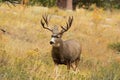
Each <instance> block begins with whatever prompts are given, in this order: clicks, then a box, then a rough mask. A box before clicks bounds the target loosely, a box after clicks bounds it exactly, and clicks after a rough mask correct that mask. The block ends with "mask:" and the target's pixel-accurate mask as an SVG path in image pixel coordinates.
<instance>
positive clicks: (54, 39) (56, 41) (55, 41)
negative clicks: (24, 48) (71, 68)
mask: <svg viewBox="0 0 120 80" xmlns="http://www.w3.org/2000/svg"><path fill="white" fill-rule="evenodd" d="M61 37H62V34H59V31H58V27H54V29H53V34H52V35H51V40H50V44H51V45H52V46H56V47H57V46H59V45H60V41H61Z"/></svg>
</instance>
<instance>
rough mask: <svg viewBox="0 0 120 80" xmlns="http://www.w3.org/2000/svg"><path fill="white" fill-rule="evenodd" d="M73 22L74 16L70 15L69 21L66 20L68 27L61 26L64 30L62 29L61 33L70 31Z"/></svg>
mask: <svg viewBox="0 0 120 80" xmlns="http://www.w3.org/2000/svg"><path fill="white" fill-rule="evenodd" d="M72 22H73V16H72V17H69V19H68V22H66V28H65V27H63V26H61V28H62V30H61V32H60V34H63V33H64V32H66V31H68V29H70V27H71V25H72Z"/></svg>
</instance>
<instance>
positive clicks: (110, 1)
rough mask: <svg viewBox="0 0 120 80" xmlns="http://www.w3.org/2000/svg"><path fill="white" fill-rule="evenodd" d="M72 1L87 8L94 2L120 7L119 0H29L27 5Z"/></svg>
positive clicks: (2, 0)
mask: <svg viewBox="0 0 120 80" xmlns="http://www.w3.org/2000/svg"><path fill="white" fill-rule="evenodd" d="M4 1H13V2H14V1H15V2H19V3H20V1H21V0H0V2H4ZM60 1H63V2H70V1H71V2H72V5H73V6H78V7H83V6H85V8H87V9H89V8H90V6H91V5H92V4H96V5H97V7H102V8H104V9H107V8H116V9H120V0H30V1H29V5H41V6H46V7H54V6H56V4H57V2H60Z"/></svg>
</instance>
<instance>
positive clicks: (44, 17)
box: [41, 15, 52, 32]
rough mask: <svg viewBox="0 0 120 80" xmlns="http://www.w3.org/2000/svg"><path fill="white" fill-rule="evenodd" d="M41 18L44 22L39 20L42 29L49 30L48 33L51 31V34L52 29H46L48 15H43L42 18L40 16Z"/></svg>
mask: <svg viewBox="0 0 120 80" xmlns="http://www.w3.org/2000/svg"><path fill="white" fill-rule="evenodd" d="M42 18H43V20H44V22H45V23H44V22H43V21H42V19H41V25H42V26H43V28H44V29H47V30H49V31H51V32H52V29H50V28H48V27H49V26H48V15H44V16H42ZM45 24H46V25H47V27H45Z"/></svg>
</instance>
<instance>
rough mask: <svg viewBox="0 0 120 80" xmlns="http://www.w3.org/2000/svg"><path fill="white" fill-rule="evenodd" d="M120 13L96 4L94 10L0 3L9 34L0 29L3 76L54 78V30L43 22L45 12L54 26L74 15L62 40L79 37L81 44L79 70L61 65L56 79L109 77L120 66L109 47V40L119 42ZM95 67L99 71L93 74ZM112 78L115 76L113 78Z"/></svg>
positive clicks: (0, 24) (10, 79) (5, 79)
mask: <svg viewBox="0 0 120 80" xmlns="http://www.w3.org/2000/svg"><path fill="white" fill-rule="evenodd" d="M118 12H120V11H114V12H112V13H108V12H107V11H104V10H102V9H99V8H96V7H95V9H94V10H93V11H88V10H84V9H77V10H76V11H64V10H60V9H58V8H56V7H54V8H50V9H48V8H46V7H38V6H29V7H26V8H25V9H24V8H23V7H22V6H19V5H18V6H17V7H13V8H9V7H7V6H5V5H3V6H1V7H0V28H2V29H4V30H6V31H7V33H3V32H2V31H0V79H1V80H54V77H55V74H54V73H53V70H54V63H53V61H52V58H51V46H50V45H49V40H50V38H51V37H50V36H51V32H49V31H47V30H44V29H43V28H42V26H41V25H40V20H41V18H42V15H44V14H48V15H49V17H50V27H51V28H52V27H53V26H54V25H63V26H64V25H65V24H66V21H67V19H68V16H73V17H74V21H73V24H72V27H71V29H70V30H69V31H68V32H66V33H65V34H64V36H63V39H64V40H67V39H77V40H78V41H79V43H80V44H82V59H81V61H80V64H79V69H80V70H79V72H78V73H75V72H73V71H72V70H71V71H70V73H68V72H67V70H66V66H64V65H62V66H59V74H58V78H57V80H97V79H98V78H100V79H101V78H103V79H104V80H107V79H109V78H108V77H109V76H107V75H109V70H111V72H110V73H112V71H116V66H118V65H119V64H116V63H115V66H113V65H114V62H113V63H112V61H113V60H117V62H119V60H120V58H119V56H120V55H119V54H115V53H114V51H112V50H110V49H109V48H108V45H109V44H110V43H113V42H119V41H120V35H119V34H120V30H119V28H120V27H119V26H120V24H119V23H120V20H119V19H120V14H118ZM59 29H60V28H59ZM111 63H112V65H110V64H111ZM103 67H105V68H103ZM118 69H119V68H118ZM95 70H97V72H96V73H93V72H94V71H95ZM102 70H105V71H102ZM106 72H107V73H106ZM97 73H98V74H97ZM104 73H106V74H104ZM117 73H118V75H119V72H117ZM114 75H115V76H117V78H115V80H117V79H118V78H119V76H118V75H117V74H116V73H114ZM101 76H102V77H101ZM106 76H107V77H106ZM112 79H113V77H112V78H111V79H110V80H112Z"/></svg>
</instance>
